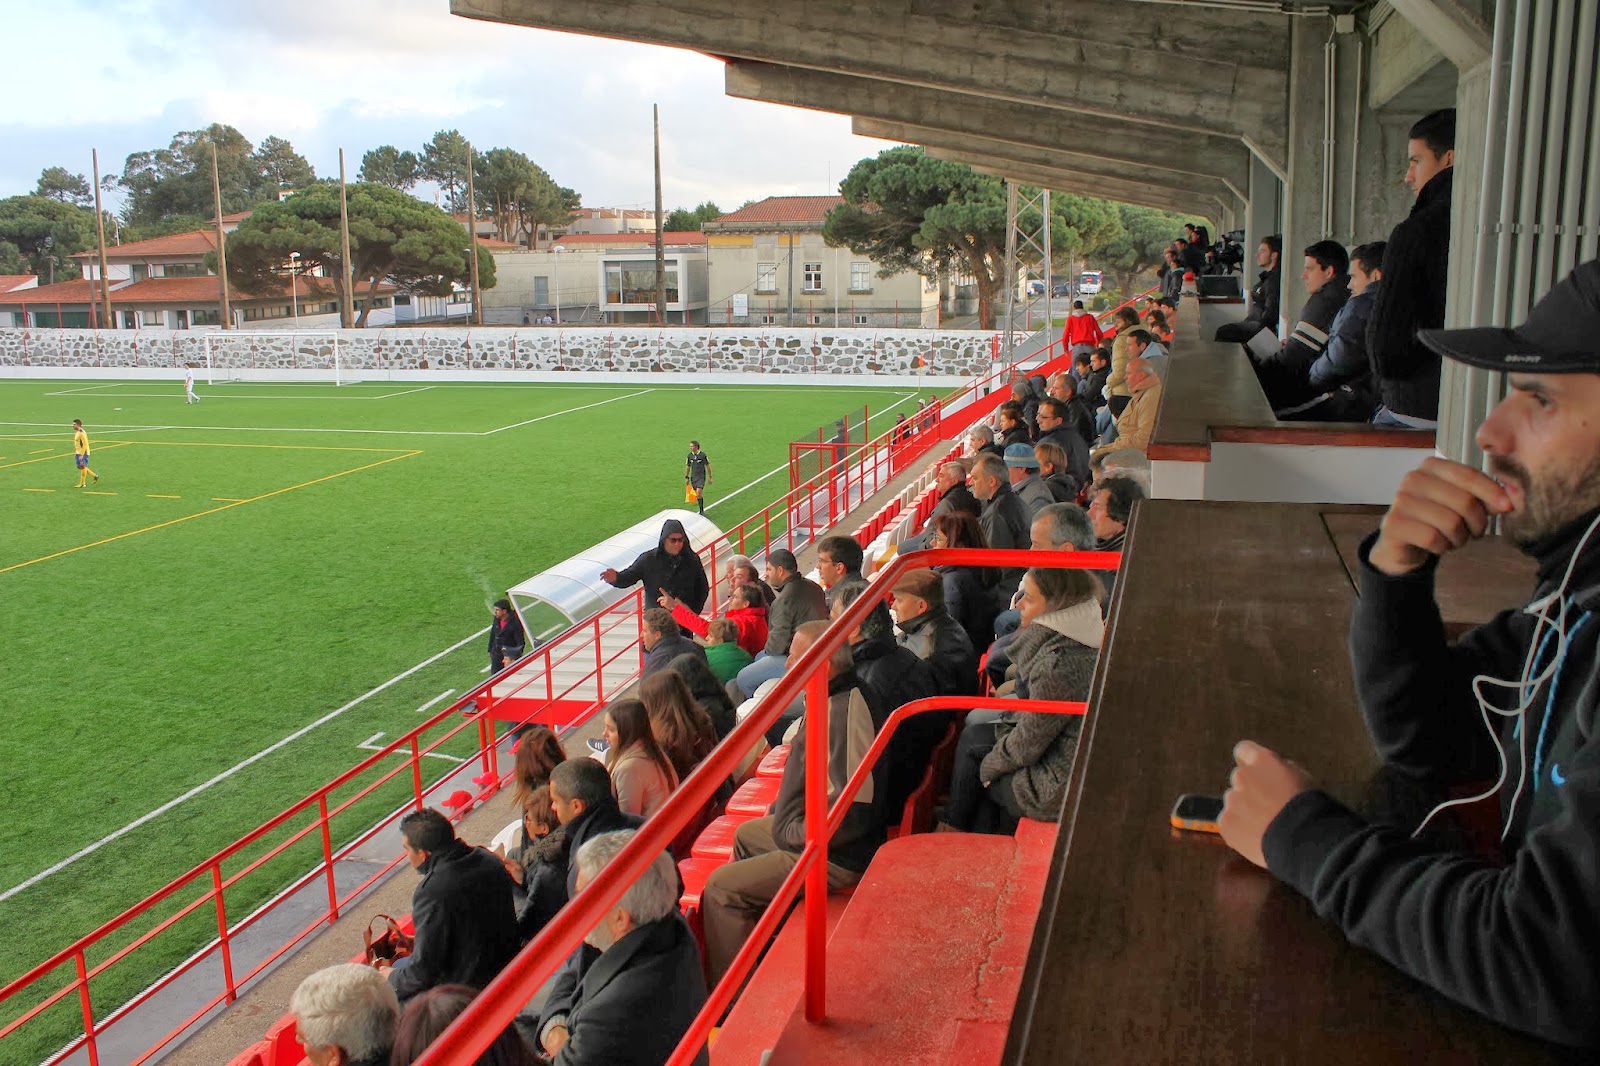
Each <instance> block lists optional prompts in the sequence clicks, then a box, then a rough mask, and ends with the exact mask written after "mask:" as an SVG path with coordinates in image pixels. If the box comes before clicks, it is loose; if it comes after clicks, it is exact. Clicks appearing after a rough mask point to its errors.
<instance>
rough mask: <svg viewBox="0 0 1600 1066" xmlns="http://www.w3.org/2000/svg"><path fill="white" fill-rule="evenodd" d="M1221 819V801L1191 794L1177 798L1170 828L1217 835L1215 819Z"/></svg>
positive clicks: (1212, 797) (1214, 797) (1211, 797)
mask: <svg viewBox="0 0 1600 1066" xmlns="http://www.w3.org/2000/svg"><path fill="white" fill-rule="evenodd" d="M1221 817H1222V800H1221V799H1220V798H1219V797H1217V796H1197V795H1194V794H1192V793H1190V794H1186V795H1182V796H1179V797H1178V802H1177V804H1175V805H1174V806H1173V808H1172V827H1173V828H1174V829H1186V830H1188V831H1189V832H1191V833H1217V832H1220V831H1221V830H1219V829H1218V828H1217V819H1218V818H1221Z"/></svg>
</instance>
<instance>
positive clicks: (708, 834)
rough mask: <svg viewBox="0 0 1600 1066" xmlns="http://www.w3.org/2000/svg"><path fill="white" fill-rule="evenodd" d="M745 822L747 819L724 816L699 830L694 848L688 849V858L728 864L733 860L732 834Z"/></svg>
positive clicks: (729, 815)
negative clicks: (713, 860) (712, 860)
mask: <svg viewBox="0 0 1600 1066" xmlns="http://www.w3.org/2000/svg"><path fill="white" fill-rule="evenodd" d="M747 821H749V819H748V818H740V817H738V816H736V815H731V814H724V815H723V816H722V817H721V818H718V819H716V820H715V821H714V822H712V823H711V824H710V825H708V826H706V827H705V828H704V829H702V830H700V835H699V836H697V837H695V840H694V847H692V848H690V849H689V854H690V856H691V857H692V858H696V859H715V860H717V861H718V862H728V861H729V860H731V859H732V858H733V834H734V833H735V832H737V831H738V829H739V826H741V825H743V824H744V823H745V822H747Z"/></svg>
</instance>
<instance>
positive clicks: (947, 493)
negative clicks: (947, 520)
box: [899, 459, 983, 555]
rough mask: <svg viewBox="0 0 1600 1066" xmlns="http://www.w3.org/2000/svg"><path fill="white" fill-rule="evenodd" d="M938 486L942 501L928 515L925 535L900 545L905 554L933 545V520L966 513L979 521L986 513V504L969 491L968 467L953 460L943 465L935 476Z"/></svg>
mask: <svg viewBox="0 0 1600 1066" xmlns="http://www.w3.org/2000/svg"><path fill="white" fill-rule="evenodd" d="M934 484H935V485H936V486H938V489H939V502H938V503H936V504H934V505H933V513H932V514H930V515H929V516H928V524H927V525H925V526H924V527H923V529H922V532H921V533H918V534H916V535H915V536H911V537H907V538H906V539H905V540H903V541H901V542H900V548H899V552H900V554H901V555H909V554H910V553H912V552H918V551H922V550H923V549H925V548H927V547H929V546H931V545H932V544H933V520H934V519H935V518H938V517H939V516H940V515H942V514H957V513H966V514H969V515H971V516H972V517H973V518H977V517H978V515H979V514H981V513H983V505H982V504H981V503H979V502H978V498H977V497H976V496H974V495H973V494H972V490H971V489H969V488H967V468H966V467H965V466H963V465H962V464H961V463H960V462H958V461H956V460H954V459H952V460H951V461H950V462H948V463H944V464H943V465H941V466H940V467H939V470H938V473H937V474H935V475H934Z"/></svg>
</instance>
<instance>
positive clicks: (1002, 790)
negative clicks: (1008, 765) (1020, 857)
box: [944, 719, 1022, 833]
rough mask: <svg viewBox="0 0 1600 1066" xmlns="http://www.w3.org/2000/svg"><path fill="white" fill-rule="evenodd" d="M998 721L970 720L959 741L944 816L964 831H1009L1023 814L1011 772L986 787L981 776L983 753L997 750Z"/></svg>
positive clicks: (947, 820) (951, 823) (984, 754)
mask: <svg viewBox="0 0 1600 1066" xmlns="http://www.w3.org/2000/svg"><path fill="white" fill-rule="evenodd" d="M995 725H996V723H995V722H994V721H992V720H988V719H984V720H980V721H978V722H975V723H972V724H969V725H968V726H966V727H965V728H964V729H962V730H961V739H959V740H957V741H956V765H955V770H954V772H953V773H952V775H951V778H950V802H949V803H947V804H946V805H945V809H944V820H945V822H947V823H948V824H950V825H952V826H955V827H956V828H957V829H959V830H961V831H962V832H966V833H1009V832H1010V831H1011V830H1012V828H1013V827H1014V826H1015V825H1016V824H1017V819H1018V818H1020V817H1021V816H1022V808H1021V807H1019V806H1018V805H1017V796H1016V793H1015V792H1013V791H1012V788H1011V775H1010V774H1003V775H1002V776H1000V777H998V778H996V779H995V780H994V781H993V782H991V783H990V784H989V786H988V787H987V788H985V787H984V784H983V780H982V778H980V777H979V776H978V769H979V767H980V766H981V765H982V763H983V759H984V756H986V755H988V754H989V752H991V751H993V750H994V745H995Z"/></svg>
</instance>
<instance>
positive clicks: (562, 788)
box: [550, 758, 644, 897]
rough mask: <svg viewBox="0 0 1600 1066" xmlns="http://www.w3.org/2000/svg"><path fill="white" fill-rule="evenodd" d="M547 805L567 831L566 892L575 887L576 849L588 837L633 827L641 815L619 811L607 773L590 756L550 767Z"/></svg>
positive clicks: (639, 820)
mask: <svg viewBox="0 0 1600 1066" xmlns="http://www.w3.org/2000/svg"><path fill="white" fill-rule="evenodd" d="M550 809H551V810H553V811H554V812H555V815H556V821H558V822H560V823H561V828H562V830H564V831H565V832H566V834H567V846H568V849H569V850H568V852H567V855H568V864H567V895H568V896H569V897H570V896H573V895H575V894H576V893H577V891H578V849H579V848H580V847H582V846H583V844H584V842H585V841H587V840H588V839H589V838H590V837H594V836H598V835H599V834H601V833H610V832H613V831H615V830H618V829H637V828H639V827H640V826H641V825H643V824H644V819H643V818H638V817H635V816H634V815H631V814H623V813H622V809H621V808H620V807H618V806H617V798H616V796H615V795H613V794H612V792H611V774H610V773H608V772H607V771H606V768H605V767H604V766H602V765H601V764H600V763H599V762H597V761H595V760H594V759H590V758H575V759H568V760H566V761H565V762H561V763H557V764H556V767H555V769H553V770H551V771H550Z"/></svg>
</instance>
